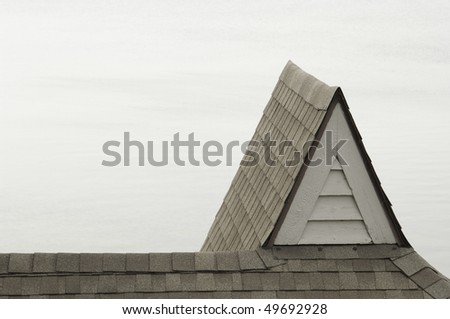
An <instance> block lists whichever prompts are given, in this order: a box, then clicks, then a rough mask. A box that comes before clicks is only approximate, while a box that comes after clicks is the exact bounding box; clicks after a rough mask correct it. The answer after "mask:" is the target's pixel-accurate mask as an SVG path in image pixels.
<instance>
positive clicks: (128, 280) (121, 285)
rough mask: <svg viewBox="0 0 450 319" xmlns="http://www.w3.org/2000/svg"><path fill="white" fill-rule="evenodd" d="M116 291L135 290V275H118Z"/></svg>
mask: <svg viewBox="0 0 450 319" xmlns="http://www.w3.org/2000/svg"><path fill="white" fill-rule="evenodd" d="M116 280H117V292H119V293H121V292H134V291H135V290H136V275H118V276H116Z"/></svg>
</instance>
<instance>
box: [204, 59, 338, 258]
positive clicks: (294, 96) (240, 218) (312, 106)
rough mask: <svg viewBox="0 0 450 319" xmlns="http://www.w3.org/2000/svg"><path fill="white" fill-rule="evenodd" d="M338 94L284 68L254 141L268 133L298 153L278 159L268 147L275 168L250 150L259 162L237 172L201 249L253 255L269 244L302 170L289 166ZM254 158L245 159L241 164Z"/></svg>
mask: <svg viewBox="0 0 450 319" xmlns="http://www.w3.org/2000/svg"><path fill="white" fill-rule="evenodd" d="M335 91H336V88H333V87H329V86H328V85H326V84H324V83H323V82H321V81H319V80H317V79H316V78H314V77H313V76H311V75H309V74H307V73H306V72H304V71H303V70H301V69H300V68H298V67H297V66H296V65H294V64H293V63H292V62H289V63H288V64H287V65H286V67H285V68H284V70H283V72H282V74H281V76H280V78H279V81H278V83H277V84H276V86H275V89H274V91H273V93H272V96H271V98H270V100H269V102H268V103H267V106H266V108H265V109H264V112H263V117H262V119H261V121H260V123H259V124H258V126H257V128H256V132H255V134H254V136H253V138H252V140H253V141H257V142H262V141H263V139H264V137H265V136H266V134H267V133H269V132H270V137H271V139H272V140H274V141H276V142H277V145H280V144H281V143H282V142H283V141H286V140H289V141H292V143H293V145H294V146H295V149H294V148H292V147H291V148H287V150H288V151H287V152H286V153H285V154H283V155H280V154H279V150H278V149H277V148H276V147H272V148H270V152H269V153H270V157H271V158H272V159H274V160H275V161H274V165H267V164H266V163H265V161H264V160H263V158H264V154H265V153H264V148H263V147H261V146H260V147H257V148H254V149H252V150H253V151H255V152H257V153H258V156H259V158H260V161H259V163H258V164H257V165H256V166H244V165H241V166H240V167H239V169H238V172H237V174H236V177H235V178H234V180H233V182H232V184H231V186H230V190H229V191H228V193H227V195H226V196H225V199H224V203H223V205H222V206H221V208H220V209H219V212H218V213H217V215H216V218H215V221H214V223H213V225H212V226H211V229H210V232H209V234H208V236H207V238H206V240H205V243H204V245H203V248H202V250H204V251H221V250H253V249H256V248H258V247H259V246H261V245H262V244H263V243H264V242H265V241H266V239H267V237H268V236H269V235H270V233H271V232H272V230H273V228H274V226H275V224H276V222H277V220H278V218H279V216H280V213H281V210H282V209H283V207H284V203H285V201H286V199H287V197H288V195H289V193H290V191H291V189H292V187H293V185H294V180H295V178H296V176H297V174H298V172H299V169H300V166H301V165H300V164H301V163H299V164H298V165H294V166H287V165H285V161H286V160H287V159H291V157H292V155H293V153H294V150H301V149H302V147H303V145H304V144H305V143H307V142H308V141H311V140H312V139H313V138H314V136H315V134H316V132H317V130H318V128H319V124H320V123H321V121H322V119H323V118H324V116H325V112H326V110H327V108H328V105H329V104H330V101H331V99H332V97H333V95H334V93H335ZM303 155H305V154H303ZM251 159H252V157H251V156H247V155H244V158H243V162H242V163H244V162H248V161H249V160H251Z"/></svg>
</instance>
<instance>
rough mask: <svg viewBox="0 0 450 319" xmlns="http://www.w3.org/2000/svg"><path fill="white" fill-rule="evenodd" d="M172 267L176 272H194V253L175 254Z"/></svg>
mask: <svg viewBox="0 0 450 319" xmlns="http://www.w3.org/2000/svg"><path fill="white" fill-rule="evenodd" d="M172 266H173V270H175V271H194V270H195V257H194V253H173V254H172Z"/></svg>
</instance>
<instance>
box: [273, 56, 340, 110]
mask: <svg viewBox="0 0 450 319" xmlns="http://www.w3.org/2000/svg"><path fill="white" fill-rule="evenodd" d="M279 79H280V81H282V82H283V83H284V84H286V85H287V86H288V87H289V88H291V89H292V90H293V91H294V92H296V93H297V94H298V95H300V96H301V97H302V98H303V99H304V100H305V101H306V102H308V103H309V104H311V105H312V106H313V107H314V108H316V109H318V110H326V109H327V108H328V106H329V105H330V102H331V99H332V98H333V95H334V93H335V92H336V90H337V89H338V87H337V86H329V85H328V84H326V83H324V82H322V81H320V80H319V79H317V78H316V77H314V76H313V75H311V74H309V73H307V72H305V71H304V70H302V69H301V68H300V67H298V66H297V65H296V64H295V63H293V62H292V61H291V60H289V61H288V63H287V64H286V66H285V67H284V69H283V71H282V72H281V75H280V78H279Z"/></svg>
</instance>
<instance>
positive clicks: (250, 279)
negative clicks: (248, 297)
mask: <svg viewBox="0 0 450 319" xmlns="http://www.w3.org/2000/svg"><path fill="white" fill-rule="evenodd" d="M241 278H242V290H262V284H261V278H260V274H259V273H242V274H241Z"/></svg>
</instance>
